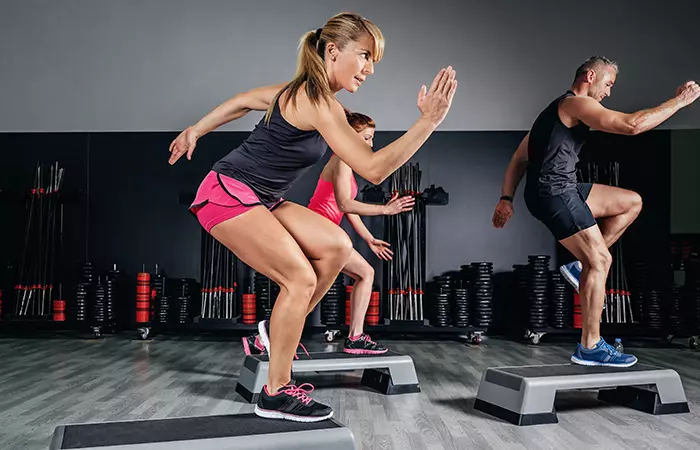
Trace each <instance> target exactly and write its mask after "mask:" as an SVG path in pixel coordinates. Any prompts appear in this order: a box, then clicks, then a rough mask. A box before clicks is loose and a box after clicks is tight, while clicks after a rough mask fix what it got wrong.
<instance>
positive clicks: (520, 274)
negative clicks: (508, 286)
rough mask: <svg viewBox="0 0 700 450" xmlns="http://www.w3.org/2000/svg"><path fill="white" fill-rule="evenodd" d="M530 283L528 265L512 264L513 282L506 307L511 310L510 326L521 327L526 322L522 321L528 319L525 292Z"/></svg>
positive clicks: (524, 325)
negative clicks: (509, 299) (509, 300)
mask: <svg viewBox="0 0 700 450" xmlns="http://www.w3.org/2000/svg"><path fill="white" fill-rule="evenodd" d="M529 285H530V267H529V266H528V265H527V264H513V284H512V293H511V299H512V300H511V302H510V304H509V305H508V309H509V310H510V311H512V314H509V317H510V325H511V327H516V328H522V327H526V326H527V325H528V324H527V323H524V322H525V321H527V320H529V310H530V308H529V307H528V301H527V293H528V286H529Z"/></svg>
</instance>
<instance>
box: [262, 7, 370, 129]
mask: <svg viewBox="0 0 700 450" xmlns="http://www.w3.org/2000/svg"><path fill="white" fill-rule="evenodd" d="M365 35H369V36H371V37H372V39H373V41H374V49H373V51H372V57H373V58H374V60H375V61H377V62H378V61H379V60H381V58H382V55H383V53H384V36H383V35H382V32H381V31H380V30H379V28H378V27H377V26H376V25H375V24H373V23H372V22H370V21H369V20H367V19H365V18H364V17H361V16H358V15H357V14H353V13H340V14H336V15H335V16H333V17H331V18H330V19H329V20H328V22H326V24H325V25H324V26H323V28H319V29H318V30H314V31H308V32H306V33H305V34H304V35H303V36H302V38H301V40H300V42H299V54H298V55H299V56H298V57H297V71H296V74H295V75H294V78H293V79H292V81H290V82H289V83H287V85H286V86H285V87H284V88H282V90H281V91H280V92H278V93H277V95H276V96H275V99H274V101H273V102H272V103H271V104H270V107H269V108H268V109H267V113H266V114H265V122H266V123H267V124H269V123H270V117H271V116H272V111H273V110H274V109H275V106H276V105H277V102H278V100H279V98H280V96H281V95H282V94H283V93H284V92H285V91H289V92H290V94H289V100H291V102H292V106H293V107H294V108H296V106H297V102H296V100H297V94H298V92H299V89H301V87H302V86H304V90H305V92H306V96H307V97H308V98H309V100H310V101H311V103H312V104H313V105H318V104H319V103H320V102H321V101H325V102H326V103H328V102H329V100H330V99H331V98H332V97H333V91H331V86H330V82H329V80H328V73H327V72H326V66H325V63H324V57H325V53H326V44H327V43H328V42H333V43H335V45H337V46H338V49H340V50H342V49H343V48H345V46H346V45H347V44H348V43H349V42H352V41H357V40H358V39H360V38H361V37H362V36H365Z"/></svg>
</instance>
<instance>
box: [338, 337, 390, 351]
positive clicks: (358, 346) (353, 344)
mask: <svg viewBox="0 0 700 450" xmlns="http://www.w3.org/2000/svg"><path fill="white" fill-rule="evenodd" d="M343 351H344V352H345V353H351V354H353V355H381V354H383V353H386V352H388V351H389V349H388V348H386V347H384V346H383V345H382V344H378V343H376V342H374V341H373V340H372V338H370V337H369V335H368V334H367V333H362V334H361V335H360V336H355V337H346V338H345V347H344V348H343Z"/></svg>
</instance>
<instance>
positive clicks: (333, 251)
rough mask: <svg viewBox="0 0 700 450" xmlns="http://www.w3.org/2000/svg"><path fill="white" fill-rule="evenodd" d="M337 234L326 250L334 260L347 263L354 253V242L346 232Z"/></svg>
mask: <svg viewBox="0 0 700 450" xmlns="http://www.w3.org/2000/svg"><path fill="white" fill-rule="evenodd" d="M340 231H341V232H339V233H337V235H336V236H334V237H333V239H332V240H331V244H329V245H328V246H327V248H326V252H327V253H328V255H330V256H331V257H333V258H339V259H342V260H343V261H347V260H348V258H349V257H350V253H351V252H352V241H351V240H350V237H349V236H348V235H347V233H345V232H344V231H342V230H340Z"/></svg>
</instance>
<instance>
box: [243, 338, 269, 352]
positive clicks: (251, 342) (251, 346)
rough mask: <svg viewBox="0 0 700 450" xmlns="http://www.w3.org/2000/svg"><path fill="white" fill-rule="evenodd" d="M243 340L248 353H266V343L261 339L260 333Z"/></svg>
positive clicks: (244, 348) (245, 350)
mask: <svg viewBox="0 0 700 450" xmlns="http://www.w3.org/2000/svg"><path fill="white" fill-rule="evenodd" d="M241 340H242V341H243V352H245V354H246V355H262V354H263V353H265V345H263V343H262V341H261V340H260V335H259V334H254V335H252V336H247V337H244V338H242V339H241Z"/></svg>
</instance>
